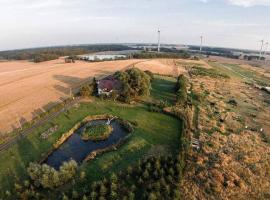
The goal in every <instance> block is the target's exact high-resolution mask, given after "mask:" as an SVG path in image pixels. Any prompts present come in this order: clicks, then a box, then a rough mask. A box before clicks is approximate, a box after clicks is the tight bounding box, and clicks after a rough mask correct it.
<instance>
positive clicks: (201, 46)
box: [200, 35, 203, 54]
mask: <svg viewBox="0 0 270 200" xmlns="http://www.w3.org/2000/svg"><path fill="white" fill-rule="evenodd" d="M200 39H201V44H200V54H202V48H203V36H202V35H201V36H200Z"/></svg>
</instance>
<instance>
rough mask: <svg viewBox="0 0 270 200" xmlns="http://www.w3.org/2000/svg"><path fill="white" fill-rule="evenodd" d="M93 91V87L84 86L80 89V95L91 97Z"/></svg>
mask: <svg viewBox="0 0 270 200" xmlns="http://www.w3.org/2000/svg"><path fill="white" fill-rule="evenodd" d="M92 93H93V88H91V87H90V86H89V85H86V86H83V87H82V88H81V89H80V96H82V97H90V96H91V95H92Z"/></svg>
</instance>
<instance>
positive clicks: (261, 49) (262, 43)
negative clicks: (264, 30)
mask: <svg viewBox="0 0 270 200" xmlns="http://www.w3.org/2000/svg"><path fill="white" fill-rule="evenodd" d="M259 42H261V48H260V57H259V60H261V57H262V51H263V45H264V40H261V41H259Z"/></svg>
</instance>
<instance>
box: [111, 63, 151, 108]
mask: <svg viewBox="0 0 270 200" xmlns="http://www.w3.org/2000/svg"><path fill="white" fill-rule="evenodd" d="M114 76H115V77H116V78H117V79H118V80H119V81H120V82H121V84H122V91H121V92H120V97H121V98H120V99H121V100H122V101H124V102H127V103H129V102H130V101H131V100H132V99H133V98H136V97H138V96H146V95H149V93H150V87H151V83H150V79H151V78H150V77H149V75H147V74H146V73H145V72H143V71H141V70H139V69H137V68H132V69H129V70H127V71H125V72H116V73H115V74H114Z"/></svg>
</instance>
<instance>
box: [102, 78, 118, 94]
mask: <svg viewBox="0 0 270 200" xmlns="http://www.w3.org/2000/svg"><path fill="white" fill-rule="evenodd" d="M98 88H99V89H101V90H107V91H111V90H120V89H121V82H120V81H119V80H117V79H115V78H114V77H113V76H108V77H106V78H104V79H102V80H100V81H99V84H98Z"/></svg>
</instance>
